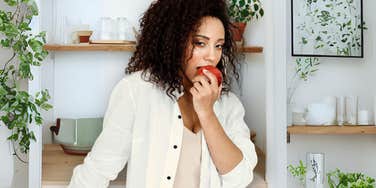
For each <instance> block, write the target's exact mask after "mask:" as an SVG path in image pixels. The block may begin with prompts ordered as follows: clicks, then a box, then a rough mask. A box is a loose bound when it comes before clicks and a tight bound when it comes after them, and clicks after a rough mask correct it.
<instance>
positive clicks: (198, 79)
mask: <svg viewBox="0 0 376 188" xmlns="http://www.w3.org/2000/svg"><path fill="white" fill-rule="evenodd" d="M192 83H193V85H194V84H195V83H199V84H201V85H202V86H204V87H207V86H210V83H209V79H208V78H207V77H206V76H203V75H199V76H196V77H194V78H193V80H192Z"/></svg>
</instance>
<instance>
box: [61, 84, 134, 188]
mask: <svg viewBox="0 0 376 188" xmlns="http://www.w3.org/2000/svg"><path fill="white" fill-rule="evenodd" d="M134 109H135V102H134V98H133V95H132V93H131V89H130V86H129V82H127V81H126V80H125V79H123V80H121V81H120V82H119V83H118V84H116V86H115V87H114V89H113V90H112V92H111V96H110V100H109V104H108V107H107V110H106V113H105V116H104V120H103V130H102V132H101V134H100V135H99V136H98V138H97V140H96V141H95V144H94V145H93V147H92V149H91V151H90V152H89V153H88V155H87V156H86V157H85V159H84V162H83V164H80V165H78V166H76V167H75V168H74V170H73V175H72V178H71V181H70V184H69V186H68V187H69V188H105V187H108V185H109V182H110V180H114V179H116V177H117V175H118V173H119V172H120V171H121V170H122V169H123V168H124V166H125V164H126V162H127V161H128V158H129V155H130V151H131V142H132V127H133V122H134V111H135V110H134Z"/></svg>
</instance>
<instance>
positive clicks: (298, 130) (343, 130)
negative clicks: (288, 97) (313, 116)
mask: <svg viewBox="0 0 376 188" xmlns="http://www.w3.org/2000/svg"><path fill="white" fill-rule="evenodd" d="M287 132H288V133H290V134H376V126H374V125H367V126H363V125H353V126H338V125H328V126H314V125H312V126H301V125H295V126H291V127H288V128H287Z"/></svg>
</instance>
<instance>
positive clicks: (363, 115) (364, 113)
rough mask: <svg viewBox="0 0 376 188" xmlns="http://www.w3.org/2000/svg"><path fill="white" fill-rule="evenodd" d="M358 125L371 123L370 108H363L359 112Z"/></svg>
mask: <svg viewBox="0 0 376 188" xmlns="http://www.w3.org/2000/svg"><path fill="white" fill-rule="evenodd" d="M358 125H369V112H368V110H361V111H359V112H358Z"/></svg>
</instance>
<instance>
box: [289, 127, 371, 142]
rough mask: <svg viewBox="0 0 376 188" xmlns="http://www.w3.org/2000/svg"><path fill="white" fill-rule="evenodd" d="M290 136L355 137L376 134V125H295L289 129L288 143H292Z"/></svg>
mask: <svg viewBox="0 0 376 188" xmlns="http://www.w3.org/2000/svg"><path fill="white" fill-rule="evenodd" d="M290 134H313V135H355V134H367V135H370V134H376V126H375V125H367V126H365V125H351V126H350V125H345V126H338V125H328V126H315V125H310V126H308V125H293V126H290V127H287V143H290Z"/></svg>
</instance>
